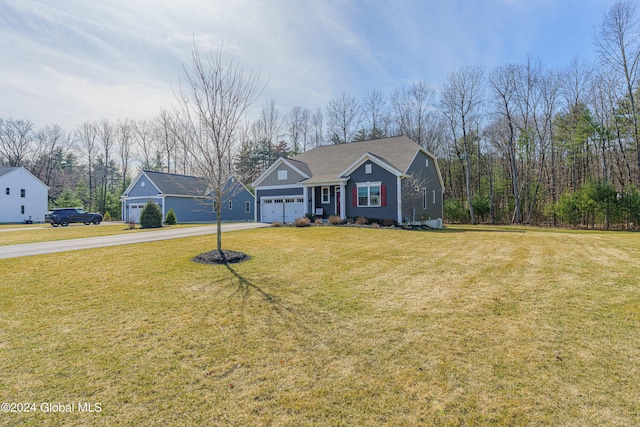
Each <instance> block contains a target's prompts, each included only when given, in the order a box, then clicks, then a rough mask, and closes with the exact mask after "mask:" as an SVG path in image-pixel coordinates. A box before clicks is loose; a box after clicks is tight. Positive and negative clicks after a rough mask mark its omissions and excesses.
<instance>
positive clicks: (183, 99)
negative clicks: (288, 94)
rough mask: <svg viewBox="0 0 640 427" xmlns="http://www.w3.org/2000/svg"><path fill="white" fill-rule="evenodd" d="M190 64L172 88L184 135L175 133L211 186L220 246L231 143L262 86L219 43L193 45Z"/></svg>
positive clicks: (254, 75) (257, 79)
mask: <svg viewBox="0 0 640 427" xmlns="http://www.w3.org/2000/svg"><path fill="white" fill-rule="evenodd" d="M191 60H192V63H191V66H190V67H187V66H184V67H183V68H184V80H182V81H181V82H180V87H179V89H178V91H177V93H176V98H177V102H178V105H177V106H176V109H177V116H178V117H179V119H180V120H181V121H182V125H183V127H184V130H185V133H184V134H181V133H179V134H177V135H178V136H179V137H180V143H181V144H182V145H183V147H184V149H185V151H186V152H188V153H189V154H190V155H191V156H192V158H193V162H194V166H195V168H196V170H197V172H198V174H199V175H200V176H201V177H202V178H204V179H205V180H206V181H207V184H208V187H209V189H211V190H212V191H213V197H214V201H215V203H214V208H215V211H216V219H217V231H218V232H217V250H218V251H221V250H222V232H221V231H222V229H221V224H222V223H221V221H222V212H221V202H222V198H223V195H224V193H225V192H226V191H227V190H228V189H229V186H228V185H227V181H228V180H229V178H230V177H231V168H230V167H229V166H228V165H229V164H230V162H231V156H232V146H233V144H234V141H235V139H236V138H237V134H236V133H237V131H238V127H239V125H240V120H241V119H242V117H243V116H244V114H245V113H246V111H247V109H248V108H249V107H250V106H251V105H252V104H253V103H254V102H255V101H256V100H257V98H258V96H259V95H260V93H261V91H262V88H263V87H262V86H261V84H260V76H259V75H258V74H254V73H249V74H245V73H244V72H243V71H242V69H241V68H239V66H238V65H237V64H236V63H235V62H234V61H233V60H231V61H229V63H228V64H225V63H224V61H223V58H222V48H220V49H219V50H218V51H217V53H216V54H213V53H208V54H202V55H201V54H200V52H199V51H198V48H197V46H196V45H195V44H194V46H193V50H192V53H191Z"/></svg>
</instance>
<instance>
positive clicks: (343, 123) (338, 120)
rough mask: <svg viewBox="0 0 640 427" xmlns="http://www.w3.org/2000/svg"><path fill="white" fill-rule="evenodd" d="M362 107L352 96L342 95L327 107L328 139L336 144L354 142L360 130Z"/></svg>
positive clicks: (331, 101)
mask: <svg viewBox="0 0 640 427" xmlns="http://www.w3.org/2000/svg"><path fill="white" fill-rule="evenodd" d="M359 117H360V106H359V105H358V102H357V101H356V99H355V98H354V97H352V96H349V95H347V94H346V93H344V92H343V93H342V95H341V96H340V98H333V99H332V100H330V101H329V104H328V105H327V121H328V123H327V127H328V129H327V137H328V139H329V140H331V141H332V142H333V143H334V144H345V143H347V142H352V141H353V139H354V136H355V134H356V132H357V130H358V125H359Z"/></svg>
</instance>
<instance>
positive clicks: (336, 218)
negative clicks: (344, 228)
mask: <svg viewBox="0 0 640 427" xmlns="http://www.w3.org/2000/svg"><path fill="white" fill-rule="evenodd" d="M342 223H344V221H342V218H340V216H339V215H331V216H330V217H329V224H331V225H340V224H342Z"/></svg>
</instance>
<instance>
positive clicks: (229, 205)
mask: <svg viewBox="0 0 640 427" xmlns="http://www.w3.org/2000/svg"><path fill="white" fill-rule="evenodd" d="M227 207H228V208H229V210H232V209H233V202H232V201H231V200H229V203H228V204H227Z"/></svg>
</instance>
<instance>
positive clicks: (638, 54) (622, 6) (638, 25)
mask: <svg viewBox="0 0 640 427" xmlns="http://www.w3.org/2000/svg"><path fill="white" fill-rule="evenodd" d="M594 42H595V45H596V49H597V51H598V54H599V55H600V61H601V62H602V63H603V64H604V65H606V66H608V67H611V68H612V69H613V70H614V71H616V72H618V73H619V74H621V75H622V76H623V77H624V83H625V86H626V92H627V97H628V100H629V104H630V107H631V111H630V116H631V123H632V125H633V141H634V143H635V150H636V153H637V159H638V170H637V173H638V177H637V182H638V183H640V135H638V109H637V105H636V104H637V103H636V93H635V92H634V89H635V86H636V84H637V81H638V80H637V79H638V66H640V21H639V20H638V14H637V10H636V3H635V2H631V1H629V0H626V1H619V2H617V3H615V4H614V5H613V6H611V8H610V9H609V11H608V12H607V13H606V14H605V15H604V16H603V19H602V23H600V27H598V29H597V30H595V31H594Z"/></svg>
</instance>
